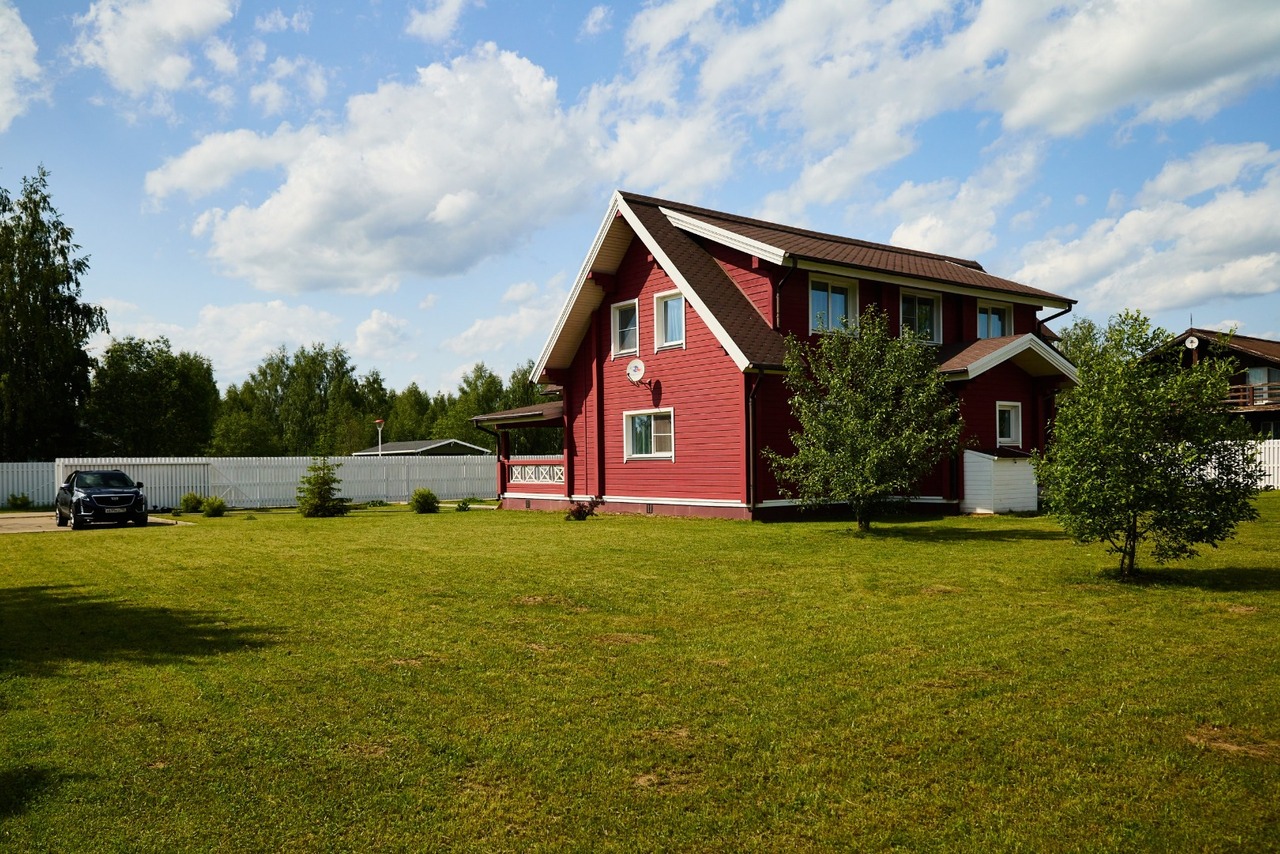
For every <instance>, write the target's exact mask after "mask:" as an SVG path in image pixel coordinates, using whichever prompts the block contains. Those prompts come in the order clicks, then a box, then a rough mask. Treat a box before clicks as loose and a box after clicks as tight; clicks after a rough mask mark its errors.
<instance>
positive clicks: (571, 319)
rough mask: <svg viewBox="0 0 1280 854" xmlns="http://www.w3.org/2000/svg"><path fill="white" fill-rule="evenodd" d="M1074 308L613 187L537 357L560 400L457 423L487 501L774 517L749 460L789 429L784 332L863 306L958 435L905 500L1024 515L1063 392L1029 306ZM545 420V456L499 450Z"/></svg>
mask: <svg viewBox="0 0 1280 854" xmlns="http://www.w3.org/2000/svg"><path fill="white" fill-rule="evenodd" d="M1073 302H1074V301H1073V300H1071V299H1068V298H1066V297H1063V296H1058V295H1056V294H1051V293H1048V292H1045V291H1041V290H1037V289H1036V288H1032V287H1028V286H1026V285H1022V284H1019V283H1017V282H1012V281H1009V280H1007V279H1002V278H999V277H997V276H993V275H991V274H989V273H987V272H986V271H984V270H983V269H982V267H981V265H979V264H978V263H977V262H975V261H966V260H962V259H957V258H949V257H946V256H943V255H936V254H931V253H927V252H915V251H911V250H907V249H900V248H896V247H892V246H884V245H880V244H875V243H868V242H866V241H861V240H853V239H850V238H846V237H839V236H835V235H830V234H821V233H818V232H813V231H808V230H805V229H800V228H792V227H789V226H784V225H778V224H775V223H769V222H763V221H760V220H754V219H748V218H746V217H740V216H735V215H732V214H726V213H720V212H717V211H711V210H706V209H703V208H697V207H692V206H689V205H684V204H678V203H675V202H668V201H663V200H660V199H654V198H649V197H645V196H638V195H633V194H631V193H623V192H618V193H615V194H614V196H613V198H612V200H611V202H610V204H609V209H608V211H607V213H606V215H605V218H604V222H603V223H602V225H601V227H600V230H599V232H598V234H597V235H596V238H595V240H594V241H593V243H592V245H591V247H590V250H589V251H588V253H587V258H586V261H585V263H584V264H583V266H582V269H581V271H580V272H579V274H578V277H577V279H576V281H575V282H574V285H573V289H572V291H571V293H570V295H569V298H568V300H567V302H566V303H565V305H564V308H563V309H562V311H561V312H560V314H559V316H558V317H557V319H556V323H555V327H554V328H553V329H552V330H551V335H550V337H549V339H548V341H547V344H546V346H545V348H544V349H543V351H542V354H541V356H540V357H539V359H538V362H537V364H536V366H535V370H534V376H535V377H537V378H539V379H540V380H541V381H543V382H551V383H555V384H557V385H560V386H561V387H562V400H560V401H554V402H550V403H548V404H545V405H539V406H532V407H524V408H522V409H520V410H513V411H509V412H498V413H491V414H488V415H482V416H479V417H477V418H476V419H474V420H475V422H476V423H477V424H478V425H480V426H483V427H485V428H487V429H491V430H495V431H496V432H497V433H498V434H499V450H498V454H499V466H500V469H499V492H500V494H501V495H502V503H503V506H504V507H524V508H536V509H553V508H555V509H559V508H564V507H565V506H567V505H568V503H569V502H571V501H587V500H590V499H591V498H593V497H598V498H602V499H603V500H604V501H605V505H604V507H603V508H602V509H603V510H606V511H612V512H636V513H666V514H676V515H703V516H723V517H730V518H765V517H772V516H777V515H780V514H782V513H785V512H788V511H790V510H792V509H794V504H793V502H791V501H789V500H787V499H785V498H784V497H783V496H782V494H781V491H780V490H779V487H778V484H777V483H776V482H775V480H774V478H773V474H772V472H771V471H770V470H769V467H768V465H767V464H766V463H765V462H764V460H763V458H762V456H761V449H762V448H766V447H767V448H773V449H775V450H778V451H780V452H783V453H786V452H787V451H789V450H790V440H789V439H788V431H791V430H794V429H795V422H794V420H793V418H792V416H791V413H790V409H789V407H788V397H789V395H788V392H787V390H786V388H785V386H784V385H783V382H782V360H783V353H784V339H785V336H786V334H787V333H795V334H797V335H800V336H812V335H820V334H823V332H824V330H825V329H827V328H829V327H830V326H833V325H836V324H838V323H840V322H841V321H842V320H843V319H845V318H848V319H849V320H850V321H851V322H852V321H856V319H857V315H858V312H859V311H861V310H862V309H864V308H865V307H866V306H868V305H871V304H877V305H879V306H880V308H881V309H882V310H883V311H884V312H885V313H886V314H887V316H888V319H889V321H890V323H891V324H892V325H893V326H895V327H897V326H900V327H901V328H914V329H916V330H918V331H920V332H922V333H923V334H925V335H926V337H928V338H929V339H931V340H932V341H933V343H934V344H935V345H936V346H937V349H938V362H939V370H940V371H942V372H943V373H944V374H945V375H946V378H947V379H948V380H949V381H950V382H951V383H952V388H953V389H954V391H955V393H956V395H957V396H958V397H959V399H960V402H961V413H962V415H963V417H964V420H965V425H966V440H967V441H968V442H969V443H970V444H969V449H968V450H966V451H964V453H963V456H962V458H961V459H954V460H947V461H945V462H944V463H943V464H942V465H940V466H939V467H938V469H937V471H936V472H935V473H934V474H933V475H932V476H931V477H929V478H927V479H926V481H925V482H923V483H921V484H920V485H919V490H918V492H919V500H921V501H923V502H927V503H931V504H934V505H937V506H938V507H939V508H940V509H951V510H959V511H964V512H983V511H1006V510H1029V509H1034V508H1035V506H1036V489H1035V481H1034V475H1033V474H1032V472H1031V467H1030V463H1029V459H1028V456H1029V452H1030V451H1031V450H1033V449H1035V448H1038V447H1040V446H1041V445H1042V444H1043V443H1044V439H1045V431H1046V429H1047V426H1048V423H1049V421H1050V418H1051V417H1052V412H1053V405H1054V399H1055V395H1056V393H1057V391H1058V390H1059V388H1061V387H1063V386H1064V385H1067V384H1072V383H1074V382H1075V370H1074V368H1073V367H1072V365H1071V364H1070V363H1069V362H1068V361H1067V360H1066V359H1064V358H1063V357H1062V355H1061V354H1059V353H1058V351H1057V350H1056V349H1054V347H1052V346H1051V345H1050V344H1048V343H1046V342H1045V340H1044V338H1043V337H1042V336H1043V327H1042V321H1040V320H1039V319H1038V312H1040V311H1041V310H1042V309H1053V310H1057V311H1058V312H1059V314H1065V313H1066V312H1067V311H1069V310H1070V309H1071V306H1072V304H1073ZM1054 316H1057V315H1054ZM546 424H561V425H563V426H564V428H565V447H564V455H563V457H562V458H557V459H553V460H541V459H540V460H535V461H528V460H514V461H513V460H510V459H508V455H507V451H506V449H507V448H508V447H509V443H508V441H506V436H507V433H508V431H509V430H511V429H519V428H521V427H525V426H537V425H546Z"/></svg>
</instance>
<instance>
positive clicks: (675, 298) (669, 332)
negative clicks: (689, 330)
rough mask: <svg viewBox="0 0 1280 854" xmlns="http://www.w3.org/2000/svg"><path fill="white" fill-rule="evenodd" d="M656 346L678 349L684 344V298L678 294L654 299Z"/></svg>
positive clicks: (661, 295) (662, 295) (663, 295)
mask: <svg viewBox="0 0 1280 854" xmlns="http://www.w3.org/2000/svg"><path fill="white" fill-rule="evenodd" d="M653 305H654V310H653V334H654V336H655V340H654V346H655V347H657V348H662V347H677V346H679V345H681V344H683V343H684V297H683V296H681V295H680V294H678V293H675V294H659V295H658V296H657V297H655V298H654V303H653Z"/></svg>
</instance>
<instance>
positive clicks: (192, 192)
mask: <svg viewBox="0 0 1280 854" xmlns="http://www.w3.org/2000/svg"><path fill="white" fill-rule="evenodd" d="M319 136H320V134H319V132H318V131H317V130H316V129H315V128H303V129H301V130H294V129H293V128H292V127H290V126H289V125H287V124H284V125H281V126H280V127H279V128H277V129H276V131H275V133H273V134H271V135H270V136H261V135H259V134H257V133H254V132H253V131H250V130H237V131H230V132H228V133H218V134H211V135H209V136H206V137H205V138H204V139H203V140H201V141H200V143H199V144H198V145H196V146H195V147H193V148H190V149H188V150H187V151H185V152H184V153H183V154H181V155H180V156H178V157H174V158H170V159H169V160H166V161H165V163H164V165H163V166H161V167H160V168H158V169H154V170H152V171H151V172H148V173H147V177H146V181H145V186H146V191H147V195H148V196H150V197H151V198H152V199H153V200H155V201H159V200H161V199H164V198H165V197H166V196H168V195H169V194H171V193H176V192H182V193H186V194H187V195H188V196H191V197H193V198H194V197H198V196H202V195H205V194H207V193H211V192H213V191H215V190H218V189H221V188H222V187H225V186H226V185H227V184H229V183H230V182H231V181H232V180H234V179H235V178H236V177H237V176H239V175H240V174H242V173H244V172H247V171H249V170H254V169H271V168H275V167H278V166H282V165H284V164H286V163H289V162H290V161H291V160H293V158H295V157H297V156H298V155H299V154H300V153H301V152H303V151H305V150H306V149H307V148H308V147H309V146H311V145H313V144H314V143H315V142H316V140H317V139H319Z"/></svg>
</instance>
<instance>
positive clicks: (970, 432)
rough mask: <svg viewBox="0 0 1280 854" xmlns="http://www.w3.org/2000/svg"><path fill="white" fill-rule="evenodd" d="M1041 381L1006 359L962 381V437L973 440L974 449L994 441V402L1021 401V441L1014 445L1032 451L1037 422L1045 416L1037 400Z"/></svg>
mask: <svg viewBox="0 0 1280 854" xmlns="http://www.w3.org/2000/svg"><path fill="white" fill-rule="evenodd" d="M1041 385H1042V383H1039V382H1037V380H1036V379H1035V377H1032V376H1030V375H1028V374H1027V373H1025V372H1024V371H1022V370H1021V369H1020V368H1018V367H1017V366H1016V365H1014V364H1013V363H1012V362H1005V363H1004V364H1001V365H997V366H996V367H994V368H992V369H991V370H989V371H986V372H985V373H983V374H981V375H979V376H978V377H976V378H974V379H972V380H967V381H965V382H964V383H963V384H962V385H961V387H960V388H959V389H958V390H957V391H958V392H959V394H960V415H961V417H962V418H964V424H965V439H966V440H968V439H970V438H971V439H972V440H973V444H972V445H971V447H973V448H974V449H976V450H986V451H990V450H991V449H993V448H995V447H996V446H997V444H996V403H997V402H999V401H1009V402H1012V403H1021V404H1022V444H1021V445H1018V446H1009V447H1013V448H1015V449H1016V450H1020V451H1031V450H1033V449H1035V448H1036V447H1037V446H1038V436H1039V433H1040V431H1039V422H1040V421H1041V420H1042V418H1043V417H1044V413H1042V411H1041V410H1042V409H1043V407H1042V406H1041V402H1040V399H1039V398H1040V389H1041Z"/></svg>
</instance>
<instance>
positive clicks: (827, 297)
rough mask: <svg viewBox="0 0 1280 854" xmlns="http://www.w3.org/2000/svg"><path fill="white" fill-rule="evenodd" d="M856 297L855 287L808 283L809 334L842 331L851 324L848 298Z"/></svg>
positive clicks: (829, 283)
mask: <svg viewBox="0 0 1280 854" xmlns="http://www.w3.org/2000/svg"><path fill="white" fill-rule="evenodd" d="M850 294H853V295H854V297H855V298H856V297H857V290H856V286H855V287H850V286H849V285H845V284H836V283H835V282H828V281H821V280H818V279H811V280H810V281H809V332H811V333H812V332H828V331H830V330H832V329H844V328H845V327H847V326H849V325H850V324H851V323H852V320H853V318H852V317H850V315H849V305H850V300H849V296H850Z"/></svg>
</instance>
